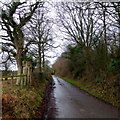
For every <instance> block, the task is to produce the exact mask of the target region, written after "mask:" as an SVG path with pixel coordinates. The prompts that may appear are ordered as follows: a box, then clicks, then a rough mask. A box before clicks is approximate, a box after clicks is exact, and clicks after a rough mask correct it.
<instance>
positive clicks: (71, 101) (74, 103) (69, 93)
mask: <svg viewBox="0 0 120 120" xmlns="http://www.w3.org/2000/svg"><path fill="white" fill-rule="evenodd" d="M52 77H53V80H54V83H55V84H54V87H55V88H54V90H53V92H52V93H51V98H50V102H49V108H48V113H47V115H46V118H118V109H117V108H115V107H113V106H112V105H110V104H106V103H105V102H103V101H101V100H98V99H97V98H95V97H93V96H91V95H89V94H88V93H86V92H85V91H83V90H80V89H79V88H77V87H75V86H73V85H72V84H70V83H67V82H66V81H64V80H63V79H61V78H59V77H56V76H52Z"/></svg>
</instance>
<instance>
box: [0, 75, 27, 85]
mask: <svg viewBox="0 0 120 120" xmlns="http://www.w3.org/2000/svg"><path fill="white" fill-rule="evenodd" d="M19 77H20V78H24V77H25V78H27V75H14V76H2V77H0V81H5V80H7V81H8V80H11V83H12V81H13V80H16V78H19Z"/></svg>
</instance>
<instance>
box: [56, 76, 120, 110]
mask: <svg viewBox="0 0 120 120" xmlns="http://www.w3.org/2000/svg"><path fill="white" fill-rule="evenodd" d="M58 77H60V78H62V79H64V80H65V81H67V82H69V83H71V84H73V85H75V86H77V87H79V88H80V89H82V90H85V91H86V92H88V93H89V94H91V95H93V96H95V97H97V98H99V99H101V100H103V101H105V102H107V103H110V104H112V105H113V106H115V107H117V108H120V101H119V96H118V97H116V98H112V97H110V95H108V94H109V91H110V90H108V91H103V90H102V88H99V87H98V86H95V85H93V86H95V87H93V86H90V87H88V86H87V85H86V86H85V85H83V83H80V81H75V80H71V79H68V78H66V77H61V76H58ZM92 87H93V88H92Z"/></svg>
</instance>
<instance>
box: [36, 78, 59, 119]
mask: <svg viewBox="0 0 120 120" xmlns="http://www.w3.org/2000/svg"><path fill="white" fill-rule="evenodd" d="M54 88H55V83H54V81H53V80H51V82H50V83H49V85H48V86H47V87H46V90H45V95H44V97H43V102H42V105H41V107H40V108H38V111H36V116H38V118H39V116H41V119H44V120H46V119H48V118H55V116H56V114H57V109H56V107H55V97H54V94H53V91H54Z"/></svg>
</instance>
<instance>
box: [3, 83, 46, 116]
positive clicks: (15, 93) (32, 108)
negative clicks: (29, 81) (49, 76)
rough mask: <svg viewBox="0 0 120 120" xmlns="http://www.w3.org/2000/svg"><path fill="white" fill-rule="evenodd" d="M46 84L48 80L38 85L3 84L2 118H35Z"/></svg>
mask: <svg viewBox="0 0 120 120" xmlns="http://www.w3.org/2000/svg"><path fill="white" fill-rule="evenodd" d="M47 85H48V81H47V82H46V83H40V85H39V87H35V86H23V87H22V86H16V85H15V84H14V85H10V84H9V85H3V88H2V90H3V96H2V98H3V118H33V117H34V118H35V117H36V116H35V113H36V110H37V109H38V108H39V107H40V106H41V103H42V98H43V96H44V93H45V88H46V86H47Z"/></svg>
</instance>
